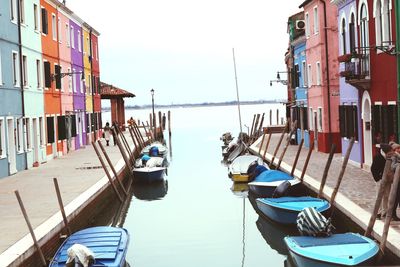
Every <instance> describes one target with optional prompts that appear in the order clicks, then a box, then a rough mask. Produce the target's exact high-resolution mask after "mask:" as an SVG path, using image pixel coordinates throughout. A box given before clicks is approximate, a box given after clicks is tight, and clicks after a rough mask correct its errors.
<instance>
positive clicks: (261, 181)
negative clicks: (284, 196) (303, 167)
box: [249, 170, 300, 197]
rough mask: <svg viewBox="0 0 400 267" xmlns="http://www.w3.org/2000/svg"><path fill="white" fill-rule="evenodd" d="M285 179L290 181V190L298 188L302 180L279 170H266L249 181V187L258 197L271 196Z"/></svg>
mask: <svg viewBox="0 0 400 267" xmlns="http://www.w3.org/2000/svg"><path fill="white" fill-rule="evenodd" d="M284 181H289V182H290V185H291V186H290V192H293V191H295V190H296V187H297V186H298V185H300V180H299V179H297V178H294V177H293V176H291V175H289V174H287V173H285V172H282V171H278V170H265V171H263V172H262V173H260V174H259V175H258V176H256V178H255V179H254V180H253V181H252V182H250V183H249V189H250V191H252V192H253V193H254V194H255V195H256V196H258V197H271V196H272V194H273V192H274V191H275V189H276V187H277V186H278V185H280V184H281V183H282V182H284Z"/></svg>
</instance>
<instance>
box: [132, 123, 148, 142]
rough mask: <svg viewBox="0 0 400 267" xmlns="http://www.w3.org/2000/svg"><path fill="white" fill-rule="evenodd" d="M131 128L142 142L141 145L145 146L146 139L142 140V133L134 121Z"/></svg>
mask: <svg viewBox="0 0 400 267" xmlns="http://www.w3.org/2000/svg"><path fill="white" fill-rule="evenodd" d="M133 129H134V130H136V132H137V133H138V135H139V139H140V140H141V143H142V145H143V147H145V146H146V141H145V140H144V138H143V135H142V133H141V132H140V129H139V125H137V124H136V123H134V124H133Z"/></svg>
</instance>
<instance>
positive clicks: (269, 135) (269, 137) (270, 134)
mask: <svg viewBox="0 0 400 267" xmlns="http://www.w3.org/2000/svg"><path fill="white" fill-rule="evenodd" d="M268 129H269V134H268V139H267V144H266V145H265V149H264V153H263V156H262V158H263V159H264V160H265V154H267V149H268V147H269V143H270V142H271V136H272V132H271V128H268ZM268 129H267V131H268Z"/></svg>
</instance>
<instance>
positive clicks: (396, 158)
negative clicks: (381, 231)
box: [392, 143, 400, 221]
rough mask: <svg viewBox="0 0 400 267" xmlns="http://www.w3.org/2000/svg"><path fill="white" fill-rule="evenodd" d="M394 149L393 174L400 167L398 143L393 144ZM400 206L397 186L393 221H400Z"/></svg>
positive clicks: (399, 146)
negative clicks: (398, 211) (398, 208)
mask: <svg viewBox="0 0 400 267" xmlns="http://www.w3.org/2000/svg"><path fill="white" fill-rule="evenodd" d="M392 149H393V150H394V153H393V155H392V172H393V173H395V171H396V168H397V166H400V145H399V144H397V143H393V144H392ZM399 205H400V187H399V185H398V186H397V192H396V198H395V201H394V204H393V210H392V220H393V221H400V218H399V217H398V216H397V212H396V211H397V207H398V206H399Z"/></svg>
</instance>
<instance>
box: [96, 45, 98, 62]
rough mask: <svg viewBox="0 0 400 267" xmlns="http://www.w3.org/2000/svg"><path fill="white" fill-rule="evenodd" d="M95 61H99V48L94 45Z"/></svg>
mask: <svg viewBox="0 0 400 267" xmlns="http://www.w3.org/2000/svg"><path fill="white" fill-rule="evenodd" d="M96 60H99V46H98V45H96Z"/></svg>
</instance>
